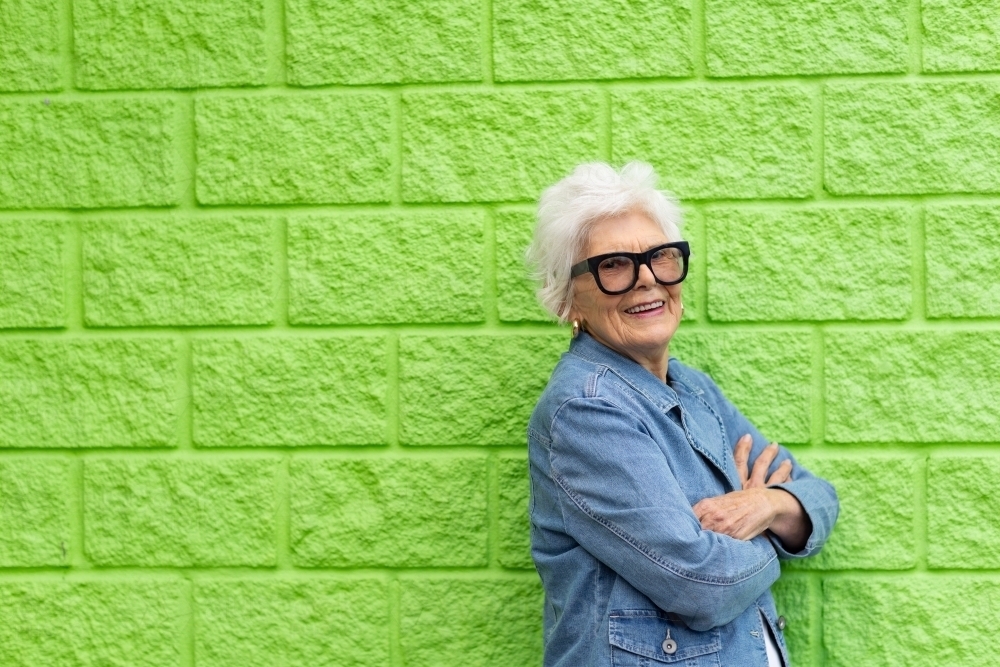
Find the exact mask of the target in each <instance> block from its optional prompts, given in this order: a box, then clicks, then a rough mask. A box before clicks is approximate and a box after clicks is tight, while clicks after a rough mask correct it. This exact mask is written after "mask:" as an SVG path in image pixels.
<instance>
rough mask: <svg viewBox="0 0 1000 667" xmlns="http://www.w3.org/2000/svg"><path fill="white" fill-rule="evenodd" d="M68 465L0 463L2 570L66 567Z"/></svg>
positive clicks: (50, 461)
mask: <svg viewBox="0 0 1000 667" xmlns="http://www.w3.org/2000/svg"><path fill="white" fill-rule="evenodd" d="M69 476H70V472H69V462H68V461H67V460H65V459H52V458H47V457H46V458H21V457H18V458H5V459H0V567H39V566H44V565H55V566H63V565H68V564H69V561H68V558H67V550H68V548H69V544H70V511H71V510H70V490H69Z"/></svg>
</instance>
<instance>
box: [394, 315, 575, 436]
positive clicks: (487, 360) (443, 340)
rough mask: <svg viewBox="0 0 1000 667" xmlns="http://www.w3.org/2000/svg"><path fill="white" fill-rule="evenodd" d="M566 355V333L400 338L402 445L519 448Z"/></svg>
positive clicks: (567, 344)
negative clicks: (560, 358)
mask: <svg viewBox="0 0 1000 667" xmlns="http://www.w3.org/2000/svg"><path fill="white" fill-rule="evenodd" d="M568 347H569V340H568V335H567V334H566V333H564V332H559V333H554V334H548V335H543V336H446V337H437V336H435V337H426V336H406V337H404V338H401V339H400V343H399V378H400V379H399V383H400V398H401V401H400V406H399V410H400V439H401V441H402V442H404V443H405V444H411V445H514V444H521V443H522V442H524V441H525V428H526V427H527V425H528V417H529V416H530V415H531V409H532V408H533V407H534V405H535V401H536V400H537V399H538V397H539V396H540V395H541V393H542V389H543V388H544V387H545V383H546V382H547V381H548V379H549V373H551V372H552V369H553V368H554V367H555V365H556V362H557V361H558V360H559V355H560V354H561V353H562V352H564V351H565V350H566V349H567V348H568Z"/></svg>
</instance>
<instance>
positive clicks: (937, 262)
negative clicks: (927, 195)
mask: <svg viewBox="0 0 1000 667" xmlns="http://www.w3.org/2000/svg"><path fill="white" fill-rule="evenodd" d="M924 229H925V234H926V241H925V244H924V261H925V262H926V266H927V314H928V315H929V316H931V317H940V318H944V317H997V316H1000V281H997V280H996V272H997V266H1000V208H997V207H996V206H995V205H987V206H934V207H928V208H927V210H926V213H925V216H924Z"/></svg>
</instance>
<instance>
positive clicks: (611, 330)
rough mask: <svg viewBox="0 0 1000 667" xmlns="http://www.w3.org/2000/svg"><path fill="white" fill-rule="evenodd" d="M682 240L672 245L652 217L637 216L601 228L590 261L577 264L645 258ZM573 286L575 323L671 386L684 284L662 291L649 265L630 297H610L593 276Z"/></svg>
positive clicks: (590, 244) (608, 222) (601, 224)
mask: <svg viewBox="0 0 1000 667" xmlns="http://www.w3.org/2000/svg"><path fill="white" fill-rule="evenodd" d="M676 240H678V239H668V238H667V237H666V236H665V235H664V234H663V230H662V229H660V226H659V225H658V224H656V223H655V222H653V220H651V219H650V218H649V216H647V215H646V214H644V213H641V212H638V211H636V212H632V213H628V214H626V215H623V216H620V217H617V218H608V219H605V220H601V221H600V222H598V223H596V224H595V225H594V227H593V228H592V229H591V232H590V238H589V240H588V243H587V247H586V248H585V254H584V256H583V257H575V258H574V262H578V261H580V260H582V259H584V258H586V257H593V256H594V255H603V254H606V253H611V252H622V251H624V252H644V251H646V250H649V249H650V248H652V247H654V246H658V245H662V244H664V243H669V242H670V241H676ZM573 281H574V282H573V290H574V294H573V305H572V307H571V308H570V313H569V317H570V319H572V320H580V321H581V323H582V324H583V328H584V329H585V330H586V331H587V333H589V334H590V335H591V336H593V337H594V338H595V339H596V340H597V341H598V342H600V343H603V344H604V345H606V346H607V347H610V348H611V349H612V350H615V351H616V352H618V353H619V354H622V355H624V356H626V357H628V358H630V359H632V360H633V361H635V362H637V363H639V364H641V365H642V366H643V367H645V368H646V370H648V371H650V372H651V373H653V374H654V375H656V376H657V377H658V378H660V379H661V380H665V379H666V373H667V359H668V351H667V347H668V345H669V344H670V339H671V337H673V335H674V332H675V331H677V325H678V324H680V321H681V284H680V283H678V284H677V285H660V284H659V283H657V282H656V280H655V279H654V278H653V274H652V272H651V271H650V270H649V267H648V266H645V265H643V266H640V267H639V279H638V280H637V281H636V283H635V286H634V287H633V288H632V289H631V290H629V291H628V292H625V293H624V294H617V295H614V296H611V295H608V294H605V293H604V292H602V291H601V290H600V289H599V288H598V287H597V282H596V281H595V280H594V276H593V275H591V274H590V273H585V274H583V275H581V276H577V277H576V278H574V279H573Z"/></svg>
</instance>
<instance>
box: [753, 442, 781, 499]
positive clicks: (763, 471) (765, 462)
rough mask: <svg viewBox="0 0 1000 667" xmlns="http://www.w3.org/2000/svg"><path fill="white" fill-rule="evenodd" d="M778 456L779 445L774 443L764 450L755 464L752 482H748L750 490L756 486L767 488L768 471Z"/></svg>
mask: <svg viewBox="0 0 1000 667" xmlns="http://www.w3.org/2000/svg"><path fill="white" fill-rule="evenodd" d="M777 455H778V445H777V443H774V442H772V443H771V444H770V445H768V446H767V447H765V448H764V451H762V452H761V453H760V456H758V457H757V460H756V461H754V462H753V472H751V473H750V480H749V481H748V486H749V488H753V487H756V486H767V484H766V483H765V478H766V477H767V469H768V468H770V467H771V464H772V463H773V462H774V458H775V457H776V456H777Z"/></svg>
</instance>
